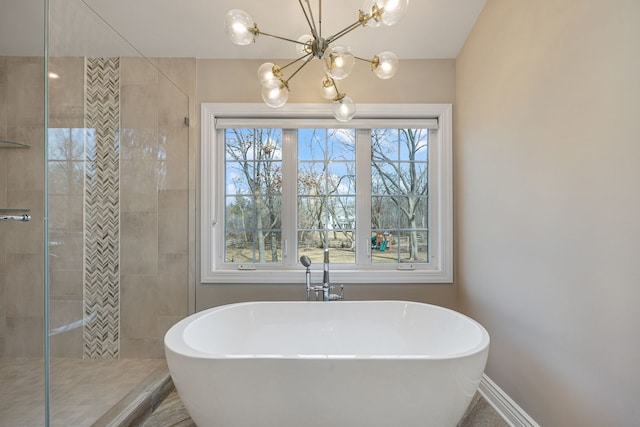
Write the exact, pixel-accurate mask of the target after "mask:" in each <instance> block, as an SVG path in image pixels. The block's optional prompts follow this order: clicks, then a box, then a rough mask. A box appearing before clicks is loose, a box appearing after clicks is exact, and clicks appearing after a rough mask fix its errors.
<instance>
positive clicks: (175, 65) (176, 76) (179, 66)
mask: <svg viewBox="0 0 640 427" xmlns="http://www.w3.org/2000/svg"><path fill="white" fill-rule="evenodd" d="M158 68H160V71H161V72H162V74H164V76H165V78H167V79H169V80H171V82H173V83H174V84H175V85H176V86H177V87H178V88H180V90H181V91H182V92H183V93H184V94H186V95H187V96H189V97H193V96H195V89H196V60H195V58H158Z"/></svg>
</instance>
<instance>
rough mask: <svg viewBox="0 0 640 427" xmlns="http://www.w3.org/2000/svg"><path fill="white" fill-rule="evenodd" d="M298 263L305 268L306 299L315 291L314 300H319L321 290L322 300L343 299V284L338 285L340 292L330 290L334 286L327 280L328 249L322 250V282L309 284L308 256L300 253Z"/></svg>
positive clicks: (308, 299) (309, 265)
mask: <svg viewBox="0 0 640 427" xmlns="http://www.w3.org/2000/svg"><path fill="white" fill-rule="evenodd" d="M300 263H301V264H302V265H303V266H304V267H305V268H306V271H305V283H306V287H307V301H310V300H311V292H312V291H313V292H315V294H316V301H318V300H319V296H320V292H322V301H340V300H343V299H344V285H340V293H339V294H332V293H331V291H332V290H333V289H334V286H332V285H331V281H330V280H329V249H328V248H325V250H324V263H323V270H322V271H323V272H322V284H321V285H312V284H311V259H309V257H308V256H306V255H302V256H301V257H300Z"/></svg>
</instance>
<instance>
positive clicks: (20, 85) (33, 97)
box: [7, 57, 44, 127]
mask: <svg viewBox="0 0 640 427" xmlns="http://www.w3.org/2000/svg"><path fill="white" fill-rule="evenodd" d="M7 84H8V94H7V95H8V102H9V105H10V106H11V108H9V109H8V111H7V113H8V115H7V118H8V121H7V125H8V126H9V127H12V126H42V125H43V124H44V66H43V59H42V58H35V57H9V58H7Z"/></svg>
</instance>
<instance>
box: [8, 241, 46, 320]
mask: <svg viewBox="0 0 640 427" xmlns="http://www.w3.org/2000/svg"><path fill="white" fill-rule="evenodd" d="M42 265H43V264H42V255H29V254H11V253H9V254H7V271H6V276H5V297H6V299H7V301H6V302H5V304H6V305H5V309H6V315H7V316H8V317H38V316H42V307H43V304H44V295H43V289H44V286H43V285H44V278H43V273H42V268H41V267H40V266H42ZM38 267H40V268H38Z"/></svg>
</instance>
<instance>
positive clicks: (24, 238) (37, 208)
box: [2, 191, 44, 268]
mask: <svg viewBox="0 0 640 427" xmlns="http://www.w3.org/2000/svg"><path fill="white" fill-rule="evenodd" d="M43 204H44V194H43V192H42V191H9V192H7V206H9V207H15V208H21V209H22V208H28V209H31V211H30V212H29V214H30V215H31V221H30V222H22V221H20V222H17V221H10V222H6V223H3V224H2V229H3V232H4V233H5V236H6V239H7V240H6V246H5V250H6V251H7V253H14V254H42V253H43V250H42V242H43V236H44V224H43V222H42V213H43ZM38 265H39V264H38ZM34 268H36V266H34Z"/></svg>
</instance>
